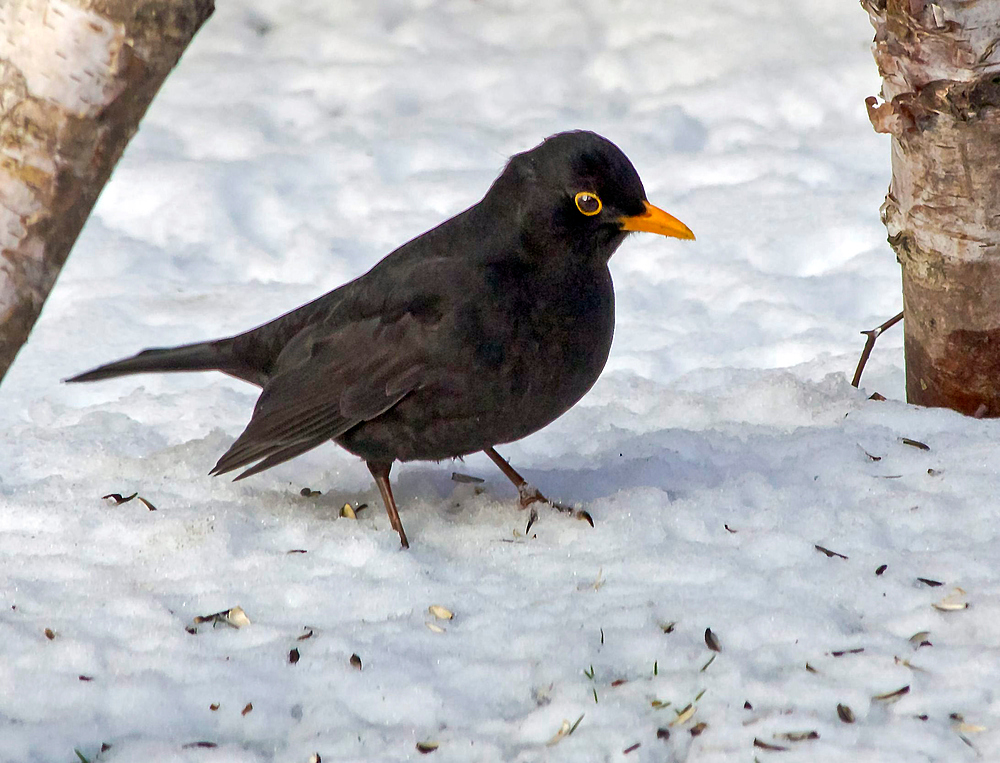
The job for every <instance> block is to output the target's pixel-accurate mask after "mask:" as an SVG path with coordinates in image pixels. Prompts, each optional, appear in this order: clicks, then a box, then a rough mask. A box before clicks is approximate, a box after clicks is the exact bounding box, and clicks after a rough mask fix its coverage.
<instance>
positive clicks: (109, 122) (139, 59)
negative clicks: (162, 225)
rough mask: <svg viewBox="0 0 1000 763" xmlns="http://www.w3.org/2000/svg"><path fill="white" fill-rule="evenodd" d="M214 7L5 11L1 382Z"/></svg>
mask: <svg viewBox="0 0 1000 763" xmlns="http://www.w3.org/2000/svg"><path fill="white" fill-rule="evenodd" d="M212 10H213V0H2V1H0V379H2V378H3V376H4V374H5V373H6V371H7V368H8V367H9V366H10V364H11V363H12V362H13V360H14V356H15V355H16V353H17V351H18V349H19V348H20V347H21V345H22V344H23V343H24V341H25V340H26V339H27V337H28V333H29V332H30V331H31V327H32V326H33V325H34V322H35V320H36V318H37V317H38V314H39V312H41V309H42V305H43V304H44V302H45V298H46V297H47V296H48V294H49V291H50V289H51V288H52V286H53V284H54V283H55V280H56V277H57V276H58V274H59V270H60V268H61V267H62V265H63V263H64V262H65V261H66V257H67V256H68V254H69V251H70V248H71V247H72V245H73V243H74V242H75V241H76V237H77V235H78V234H79V232H80V229H81V228H82V227H83V223H84V221H85V220H86V218H87V215H88V214H90V210H91V208H92V207H93V205H94V202H95V201H96V200H97V196H98V194H99V193H100V191H101V189H102V188H103V186H104V184H105V183H106V182H107V179H108V177H109V176H110V174H111V170H112V169H113V168H114V165H115V164H116V163H117V161H118V158H119V157H120V156H121V154H122V151H124V149H125V146H126V144H127V143H128V141H129V139H130V138H131V137H132V135H133V134H134V133H135V131H136V129H137V128H138V125H139V120H140V119H141V118H142V115H143V114H144V113H145V111H146V108H147V107H148V106H149V103H150V102H151V101H152V99H153V96H154V95H155V94H156V91H157V90H158V89H159V87H160V85H161V84H162V82H163V80H164V78H165V77H166V76H167V74H168V73H169V71H170V70H171V69H172V68H173V66H174V64H176V62H177V59H178V58H179V57H180V55H181V53H182V52H183V50H184V49H185V48H186V47H187V44H188V43H189V42H190V41H191V38H192V37H193V36H194V34H195V32H196V31H197V30H198V29H199V27H200V26H201V25H202V23H204V21H205V20H206V19H207V18H208V17H209V16H210V15H211V13H212Z"/></svg>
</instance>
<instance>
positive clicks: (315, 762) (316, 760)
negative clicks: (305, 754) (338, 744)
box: [309, 752, 323, 763]
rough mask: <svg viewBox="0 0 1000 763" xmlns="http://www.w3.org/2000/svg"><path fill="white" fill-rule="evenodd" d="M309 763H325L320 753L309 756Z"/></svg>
mask: <svg viewBox="0 0 1000 763" xmlns="http://www.w3.org/2000/svg"><path fill="white" fill-rule="evenodd" d="M309 763H323V759H322V758H321V757H320V756H319V753H318V752H314V753H313V754H312V755H310V756H309Z"/></svg>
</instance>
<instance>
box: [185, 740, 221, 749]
mask: <svg viewBox="0 0 1000 763" xmlns="http://www.w3.org/2000/svg"><path fill="white" fill-rule="evenodd" d="M218 746H219V745H217V744H216V743H215V742H188V743H187V744H186V745H184V747H183V748H182V749H185V750H191V749H194V748H201V749H206V750H211V749H214V748H216V747H218Z"/></svg>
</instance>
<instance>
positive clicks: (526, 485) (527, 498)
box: [483, 448, 559, 509]
mask: <svg viewBox="0 0 1000 763" xmlns="http://www.w3.org/2000/svg"><path fill="white" fill-rule="evenodd" d="M483 453H485V454H486V455H487V456H489V457H490V460H491V461H492V462H493V463H494V464H496V465H497V466H498V467H499V468H500V471H502V472H503V473H504V476H505V477H507V479H509V480H510V481H511V482H513V483H514V487H516V488H517V495H518V497H519V498H520V503H521V508H522V509H526V508H528V507H529V506H530V505H531V504H533V503H536V502H538V501H541V502H542V503H549V502H550V501H549V499H548V498H546V497H545V496H544V495H542V493H541V491H539V489H538V488H537V487H535V486H534V485H532V484H531V483H530V482H528V481H527V480H526V479H525V478H524V477H522V476H521V475H520V474H518V473H517V471H516V470H515V469H514V467H513V466H511V465H510V464H509V463H508V462H507V461H506V459H504V457H503V456H501V455H500V454H499V453H497V452H496V450H494V449H493V448H486V450H484V451H483ZM554 505H555V504H553V506H554ZM556 508H559V507H556Z"/></svg>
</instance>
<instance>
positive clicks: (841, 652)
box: [830, 646, 865, 657]
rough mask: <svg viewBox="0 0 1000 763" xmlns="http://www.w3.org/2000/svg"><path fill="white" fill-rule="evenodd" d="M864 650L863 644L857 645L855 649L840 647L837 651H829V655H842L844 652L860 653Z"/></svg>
mask: <svg viewBox="0 0 1000 763" xmlns="http://www.w3.org/2000/svg"><path fill="white" fill-rule="evenodd" d="M864 651H865V648H864V647H863V646H859V647H858V648H857V649H841V650H840V651H838V652H830V656H831V657H843V656H844V655H845V654H861V653H862V652H864Z"/></svg>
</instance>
